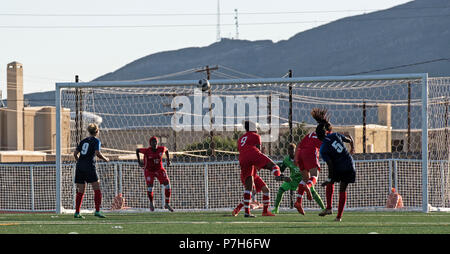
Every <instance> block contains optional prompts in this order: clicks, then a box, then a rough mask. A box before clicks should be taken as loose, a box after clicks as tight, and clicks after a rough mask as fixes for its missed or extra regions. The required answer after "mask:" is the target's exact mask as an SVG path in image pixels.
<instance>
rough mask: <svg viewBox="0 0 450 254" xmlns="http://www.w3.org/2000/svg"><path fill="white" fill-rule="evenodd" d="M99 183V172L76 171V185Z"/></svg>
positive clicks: (92, 170)
mask: <svg viewBox="0 0 450 254" xmlns="http://www.w3.org/2000/svg"><path fill="white" fill-rule="evenodd" d="M97 181H98V175H97V170H95V169H91V170H80V169H78V168H77V169H76V170H75V183H79V184H85V183H94V182H97Z"/></svg>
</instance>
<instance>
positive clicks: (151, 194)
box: [147, 191, 153, 202]
mask: <svg viewBox="0 0 450 254" xmlns="http://www.w3.org/2000/svg"><path fill="white" fill-rule="evenodd" d="M147 197H148V199H149V200H150V202H153V191H147Z"/></svg>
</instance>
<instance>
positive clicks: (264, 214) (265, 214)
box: [262, 211, 275, 216]
mask: <svg viewBox="0 0 450 254" xmlns="http://www.w3.org/2000/svg"><path fill="white" fill-rule="evenodd" d="M262 216H275V214H273V213H271V212H270V211H267V212H263V213H262Z"/></svg>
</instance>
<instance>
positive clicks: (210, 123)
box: [196, 65, 219, 157]
mask: <svg viewBox="0 0 450 254" xmlns="http://www.w3.org/2000/svg"><path fill="white" fill-rule="evenodd" d="M218 69H219V67H218V66H216V67H212V68H210V67H209V66H208V65H206V67H205V68H204V69H201V70H198V71H196V72H206V79H207V80H208V81H209V80H210V79H211V71H213V70H218ZM208 102H209V136H210V147H211V152H212V156H213V157H216V150H215V143H214V131H213V128H212V102H211V87H210V88H209V89H208Z"/></svg>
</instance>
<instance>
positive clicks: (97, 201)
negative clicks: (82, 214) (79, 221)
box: [94, 190, 102, 212]
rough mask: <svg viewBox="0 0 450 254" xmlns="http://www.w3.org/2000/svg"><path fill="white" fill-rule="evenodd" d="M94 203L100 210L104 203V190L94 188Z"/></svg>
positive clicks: (97, 210)
mask: <svg viewBox="0 0 450 254" xmlns="http://www.w3.org/2000/svg"><path fill="white" fill-rule="evenodd" d="M94 203H95V211H96V212H99V211H100V205H101V204H102V192H101V191H100V190H94Z"/></svg>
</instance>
